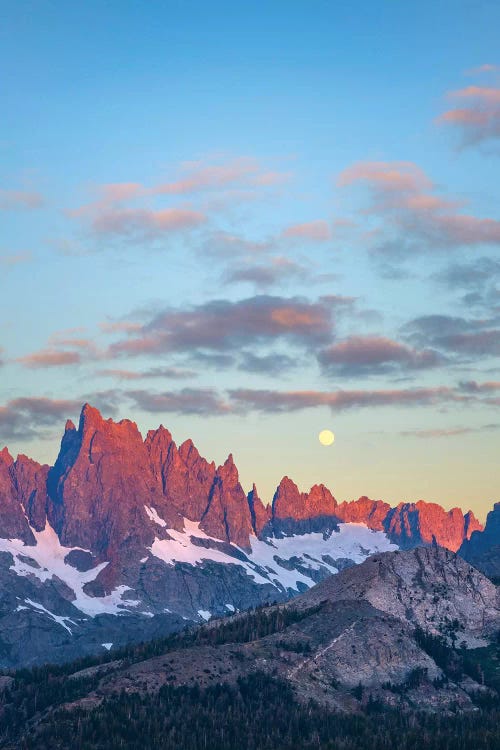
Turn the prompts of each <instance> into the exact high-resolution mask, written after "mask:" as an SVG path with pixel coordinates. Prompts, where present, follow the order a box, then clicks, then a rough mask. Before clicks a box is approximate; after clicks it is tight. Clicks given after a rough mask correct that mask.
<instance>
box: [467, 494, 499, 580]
mask: <svg viewBox="0 0 500 750" xmlns="http://www.w3.org/2000/svg"><path fill="white" fill-rule="evenodd" d="M460 554H461V555H462V557H464V558H465V559H466V560H468V561H469V562H471V563H472V565H474V566H475V567H476V568H478V569H479V570H482V571H483V573H485V574H486V575H487V576H491V577H492V578H500V503H496V504H495V506H494V508H493V510H492V511H490V513H488V517H487V519H486V526H485V527H484V530H483V531H481V530H479V531H475V532H474V533H473V534H471V535H470V537H469V538H468V539H465V540H464V542H463V543H462V546H461V547H460Z"/></svg>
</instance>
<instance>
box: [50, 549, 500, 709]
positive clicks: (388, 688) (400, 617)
mask: <svg viewBox="0 0 500 750" xmlns="http://www.w3.org/2000/svg"><path fill="white" fill-rule="evenodd" d="M499 629H500V592H499V591H498V590H497V588H496V587H495V586H494V585H493V584H492V583H491V582H490V581H489V580H488V579H486V578H485V577H484V576H483V575H482V574H481V573H479V572H478V571H477V570H475V569H474V568H472V567H471V566H470V565H469V564H468V563H467V562H465V561H464V560H462V559H461V558H460V557H458V556H456V555H455V554H453V553H451V552H449V551H448V550H444V549H442V548H438V547H431V548H418V549H415V550H410V551H404V552H399V551H395V552H388V553H383V554H376V555H374V556H373V557H371V558H370V559H368V560H366V561H365V562H363V563H362V564H360V565H359V566H356V568H350V569H348V570H344V571H342V572H341V573H339V574H338V575H336V576H332V577H330V578H328V579H326V580H324V581H323V582H321V583H319V584H318V585H317V586H315V587H313V588H312V589H311V590H309V591H308V592H306V593H304V594H302V595H301V596H299V597H297V598H296V599H294V600H292V601H290V602H288V603H285V604H281V605H274V606H271V607H267V608H262V609H260V610H257V611H254V612H250V613H241V614H235V615H233V616H231V617H229V618H226V619H224V620H219V621H211V622H210V623H208V624H207V625H204V626H202V627H201V628H199V629H198V630H195V631H193V632H191V633H189V634H186V635H182V636H179V637H177V638H176V639H173V640H170V641H165V642H163V643H157V644H150V645H149V646H148V645H145V646H143V647H141V649H137V650H136V651H134V650H129V651H128V652H127V654H126V657H127V661H126V662H124V661H123V656H125V654H123V655H120V654H117V656H116V657H115V659H114V660H113V658H112V655H110V658H109V659H108V661H107V663H101V664H95V665H90V666H87V667H86V668H85V669H83V670H82V669H80V670H79V671H73V672H71V670H69V673H68V675H66V677H65V679H66V680H69V682H70V683H73V684H75V685H76V684H78V681H80V683H79V684H81V686H82V687H81V688H80V692H79V693H78V694H77V695H75V696H73V700H72V702H71V704H69V705H66V706H65V710H68V711H75V709H79V708H80V709H84V710H85V711H86V712H89V711H90V712H91V711H93V710H95V709H96V707H98V706H99V705H100V704H101V703H102V702H103V701H108V702H109V701H111V702H112V701H113V700H115V699H117V697H118V696H119V695H122V696H123V694H133V693H139V694H143V695H146V694H147V695H149V696H151V695H152V694H155V693H157V692H158V691H160V690H161V688H162V687H163V686H166V685H168V686H169V687H171V688H172V687H182V686H189V687H192V686H193V685H198V686H199V687H200V688H209V687H211V686H214V685H217V684H218V685H220V684H229V685H236V684H237V682H238V680H240V679H241V678H248V676H249V675H251V674H255V673H264V674H266V675H269V677H272V678H273V679H278V680H281V681H284V682H285V683H286V684H288V686H289V687H290V688H291V690H292V691H293V695H294V696H295V699H296V700H298V701H299V702H302V703H306V704H307V703H308V702H309V701H310V700H311V699H313V700H314V701H315V702H316V703H318V704H321V705H323V706H326V707H328V708H329V709H331V710H334V711H341V712H344V713H358V712H360V711H363V710H365V709H368V710H370V707H372V708H373V706H374V705H378V706H379V707H386V708H393V709H397V710H415V709H418V710H427V711H437V712H440V713H442V712H447V711H449V712H456V711H457V709H458V710H460V709H461V710H472V709H474V707H475V704H477V702H478V701H479V702H482V703H484V701H485V700H494V699H495V695H496V689H497V688H498V687H499V681H498V680H497V681H496V682H493V683H491V684H490V685H488V683H489V682H490V681H489V680H486V684H485V679H484V672H483V671H482V669H480V668H478V663H479V662H478V656H477V654H478V653H479V652H481V654H487V653H490V654H491V658H492V659H493V660H494V659H495V658H496V657H495V647H493V648H491V649H490V650H488V649H489V646H488V644H489V643H491V642H492V641H493V640H494V639H496V637H497V634H498V632H499ZM457 639H460V640H461V641H464V642H466V643H468V644H469V645H470V646H476V647H477V646H478V645H481V646H482V647H483V648H482V649H479V652H478V651H477V650H476V651H470V650H468V651H467V652H465V651H464V647H463V645H462V644H460V646H459V647H458V646H457ZM464 653H467V654H469V655H468V656H467V657H465V656H464ZM495 663H496V662H495ZM496 699H498V695H497V696H496ZM496 699H495V700H496ZM108 705H110V704H109V703H108ZM111 705H112V703H111ZM41 720H42V724H43V722H46V721H47V720H49V721H50V712H49V718H47V715H46V714H45V715H44V716H42V717H41Z"/></svg>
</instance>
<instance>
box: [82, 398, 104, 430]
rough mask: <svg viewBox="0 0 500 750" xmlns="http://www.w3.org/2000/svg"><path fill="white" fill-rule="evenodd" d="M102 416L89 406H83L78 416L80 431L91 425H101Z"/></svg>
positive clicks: (97, 410)
mask: <svg viewBox="0 0 500 750" xmlns="http://www.w3.org/2000/svg"><path fill="white" fill-rule="evenodd" d="M103 421H104V420H103V418H102V414H101V412H100V411H99V409H96V408H95V407H94V406H91V405H90V404H87V403H86V404H84V405H83V406H82V411H81V414H80V429H81V428H82V427H87V426H90V425H93V424H101V423H102V422H103Z"/></svg>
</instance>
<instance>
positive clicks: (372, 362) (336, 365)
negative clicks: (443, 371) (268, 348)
mask: <svg viewBox="0 0 500 750" xmlns="http://www.w3.org/2000/svg"><path fill="white" fill-rule="evenodd" d="M318 360H319V362H320V364H321V366H322V367H323V369H324V371H325V372H327V373H329V374H336V375H348V376H356V375H357V376H359V375H366V374H377V373H387V372H390V371H393V370H395V369H400V370H423V369H426V368H430V367H437V366H438V365H442V364H444V363H445V361H446V360H445V358H444V357H443V356H442V355H441V354H439V353H438V352H437V351H435V350H432V349H422V350H419V349H414V348H412V347H409V346H407V345H406V344H403V343H400V342H398V341H394V340H392V339H389V338H387V337H384V336H351V337H349V338H348V339H345V340H343V341H339V342H338V343H335V344H332V345H331V346H329V347H327V348H325V349H322V350H321V351H320V352H319V354H318Z"/></svg>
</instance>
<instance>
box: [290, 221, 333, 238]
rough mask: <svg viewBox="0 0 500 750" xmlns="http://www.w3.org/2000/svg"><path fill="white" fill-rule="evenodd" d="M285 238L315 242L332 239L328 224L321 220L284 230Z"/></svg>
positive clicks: (295, 225)
mask: <svg viewBox="0 0 500 750" xmlns="http://www.w3.org/2000/svg"><path fill="white" fill-rule="evenodd" d="M283 237H287V238H289V239H299V240H313V241H314V242H325V241H326V240H329V239H330V238H331V229H330V226H329V224H328V222H326V221H323V220H322V219H319V220H317V221H308V222H305V223H303V224H292V225H291V226H289V227H286V229H284V230H283Z"/></svg>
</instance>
